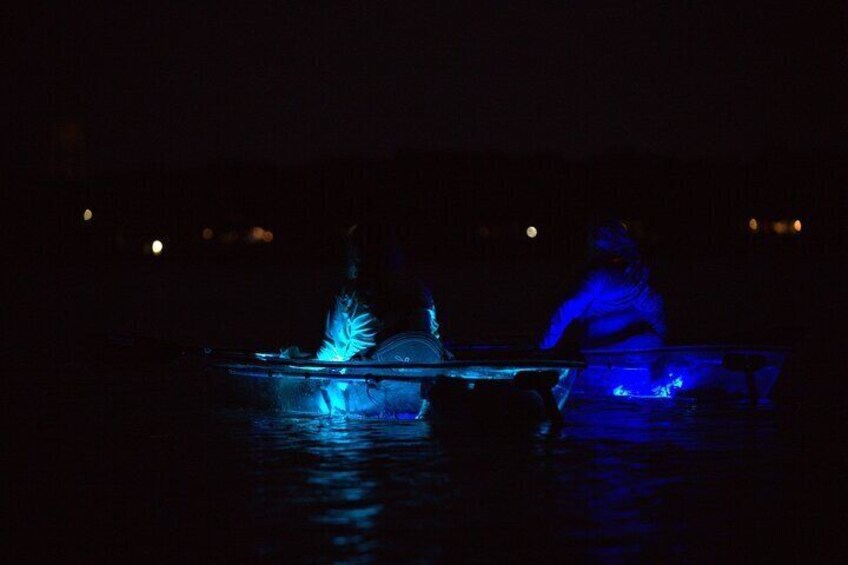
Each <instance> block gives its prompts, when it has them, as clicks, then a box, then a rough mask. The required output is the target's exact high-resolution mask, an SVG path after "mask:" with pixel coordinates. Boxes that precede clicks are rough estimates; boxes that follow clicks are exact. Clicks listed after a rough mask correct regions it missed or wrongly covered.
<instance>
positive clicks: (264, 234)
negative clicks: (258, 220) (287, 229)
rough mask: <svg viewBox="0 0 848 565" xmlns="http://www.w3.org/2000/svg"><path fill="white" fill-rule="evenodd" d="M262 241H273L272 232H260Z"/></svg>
mask: <svg viewBox="0 0 848 565" xmlns="http://www.w3.org/2000/svg"><path fill="white" fill-rule="evenodd" d="M262 241H264V242H265V243H271V242H272V241H274V233H273V232H270V231H268V230H265V231H264V232H262Z"/></svg>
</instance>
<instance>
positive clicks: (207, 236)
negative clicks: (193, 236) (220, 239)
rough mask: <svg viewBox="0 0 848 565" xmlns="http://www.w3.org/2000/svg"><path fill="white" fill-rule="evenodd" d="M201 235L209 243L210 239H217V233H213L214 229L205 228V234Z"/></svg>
mask: <svg viewBox="0 0 848 565" xmlns="http://www.w3.org/2000/svg"><path fill="white" fill-rule="evenodd" d="M201 235H202V236H203V239H205V240H206V241H209V240H210V239H212V238H213V237H215V232H214V231H212V228H203V232H202V233H201Z"/></svg>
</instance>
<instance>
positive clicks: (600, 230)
mask: <svg viewBox="0 0 848 565" xmlns="http://www.w3.org/2000/svg"><path fill="white" fill-rule="evenodd" d="M586 243H587V247H588V250H589V255H590V257H593V258H595V259H601V260H606V259H625V260H636V259H638V258H639V251H638V248H637V246H636V242H635V241H634V240H633V238H632V237H631V236H630V229H629V227H628V226H627V224H626V223H624V222H623V221H620V220H606V221H603V222H598V223H596V224H595V225H594V226H593V227H591V228H590V229H589V235H588V237H587V240H586Z"/></svg>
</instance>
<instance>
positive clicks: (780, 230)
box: [772, 220, 789, 235]
mask: <svg viewBox="0 0 848 565" xmlns="http://www.w3.org/2000/svg"><path fill="white" fill-rule="evenodd" d="M772 229H773V230H774V233H776V234H780V235H783V234H785V233H786V232H787V231H788V230H789V226H788V225H787V224H786V222H784V221H782V220H781V221H779V222H774V224H772Z"/></svg>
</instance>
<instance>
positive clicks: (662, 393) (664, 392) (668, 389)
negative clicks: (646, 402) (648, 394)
mask: <svg viewBox="0 0 848 565" xmlns="http://www.w3.org/2000/svg"><path fill="white" fill-rule="evenodd" d="M669 377H671V378H672V380H671V381H670V382H669V383H668V384H665V385H662V386H658V387H655V388H654V390H653V391H652V392H653V393H654V396H656V397H657V398H671V395H672V394H673V391H675V390H677V389H679V388H681V387H682V386H683V379H681V378H680V377H675V376H674V375H669Z"/></svg>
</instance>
